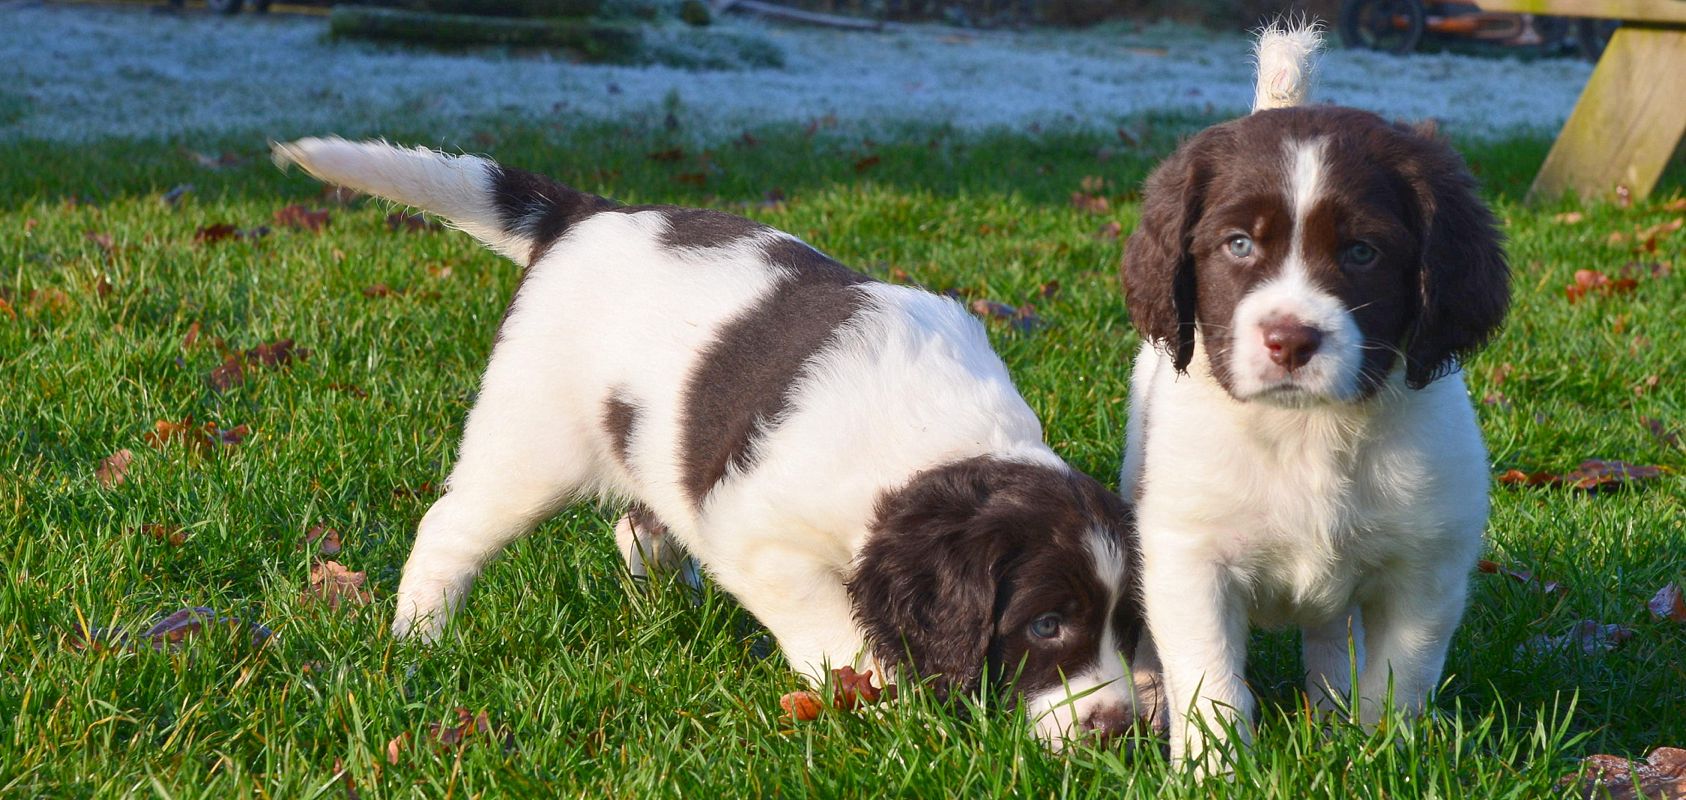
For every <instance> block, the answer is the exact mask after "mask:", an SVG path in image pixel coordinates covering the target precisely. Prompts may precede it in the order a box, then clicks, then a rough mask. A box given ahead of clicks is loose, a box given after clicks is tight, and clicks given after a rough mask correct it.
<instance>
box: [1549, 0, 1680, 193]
mask: <svg viewBox="0 0 1686 800" xmlns="http://www.w3.org/2000/svg"><path fill="white" fill-rule="evenodd" d="M1682 5H1686V3H1682ZM1683 99H1686V30H1666V29H1661V28H1630V27H1622V28H1618V29H1617V30H1616V35H1615V36H1614V37H1612V38H1611V39H1610V46H1609V47H1608V48H1606V49H1605V51H1604V57H1603V58H1601V59H1599V60H1598V66H1597V67H1596V68H1595V69H1593V71H1592V78H1591V79H1590V80H1588V81H1587V84H1586V89H1585V90H1583V91H1582V92H1581V99H1580V101H1579V102H1577V103H1575V110H1574V111H1573V112H1571V113H1570V114H1569V121H1568V122H1566V123H1564V125H1563V131H1562V133H1559V134H1558V135H1557V141H1556V142H1555V143H1553V144H1552V146H1551V154H1550V155H1547V156H1546V160H1545V165H1544V166H1542V167H1540V174H1539V175H1537V176H1535V178H1534V185H1533V187H1532V188H1530V189H1529V190H1528V197H1529V198H1530V199H1536V198H1537V199H1545V200H1551V199H1555V198H1557V197H1559V196H1561V195H1562V194H1563V193H1564V192H1568V191H1573V192H1578V193H1580V194H1581V195H1582V196H1585V197H1596V196H1608V194H1609V193H1610V192H1613V191H1615V190H1616V187H1618V186H1625V187H1627V189H1628V191H1629V192H1631V193H1632V196H1633V197H1634V198H1635V199H1638V198H1641V197H1644V196H1646V195H1648V194H1650V193H1651V189H1652V188H1654V187H1655V186H1656V185H1657V179H1658V178H1659V177H1661V176H1662V172H1663V168H1664V167H1666V166H1667V165H1668V160H1669V158H1670V156H1672V155H1673V154H1674V149H1675V147H1677V146H1678V145H1679V144H1680V139H1681V136H1682V135H1683V134H1686V102H1683Z"/></svg>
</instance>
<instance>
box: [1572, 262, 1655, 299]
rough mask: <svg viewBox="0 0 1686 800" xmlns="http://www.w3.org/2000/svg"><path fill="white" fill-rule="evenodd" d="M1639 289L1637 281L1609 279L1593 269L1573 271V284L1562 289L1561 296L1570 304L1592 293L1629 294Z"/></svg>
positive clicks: (1631, 279)
mask: <svg viewBox="0 0 1686 800" xmlns="http://www.w3.org/2000/svg"><path fill="white" fill-rule="evenodd" d="M1637 288H1639V281H1638V280H1635V279H1633V278H1611V277H1610V276H1608V275H1605V274H1604V273H1602V272H1599V271H1598V270H1595V269H1578V270H1575V282H1574V283H1571V284H1569V285H1568V286H1566V287H1564V289H1563V296H1564V297H1567V298H1568V299H1569V302H1570V303H1571V304H1573V303H1578V302H1580V300H1581V298H1583V297H1586V296H1587V295H1589V294H1592V293H1594V292H1596V293H1598V294H1603V295H1616V294H1624V293H1626V292H1631V291H1633V290H1634V289H1637Z"/></svg>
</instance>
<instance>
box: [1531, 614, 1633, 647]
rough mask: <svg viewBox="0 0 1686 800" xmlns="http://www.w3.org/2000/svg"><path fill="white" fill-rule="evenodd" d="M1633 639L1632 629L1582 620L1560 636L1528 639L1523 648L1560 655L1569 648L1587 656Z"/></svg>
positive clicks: (1619, 645)
mask: <svg viewBox="0 0 1686 800" xmlns="http://www.w3.org/2000/svg"><path fill="white" fill-rule="evenodd" d="M1632 638H1633V629H1632V628H1629V627H1627V626H1626V625H1618V624H1615V623H1600V622H1597V621H1595V620H1590V619H1583V620H1581V621H1579V622H1576V623H1575V624H1574V625H1572V626H1570V627H1569V631H1568V632H1567V633H1564V634H1562V635H1560V636H1546V635H1544V634H1541V635H1539V636H1535V637H1534V638H1532V639H1529V640H1528V641H1527V642H1526V643H1525V644H1524V646H1525V647H1526V648H1528V649H1529V650H1533V651H1534V652H1536V653H1560V652H1564V651H1566V650H1569V649H1571V648H1573V649H1577V650H1580V651H1581V652H1582V653H1586V654H1587V655H1593V654H1595V653H1604V652H1609V651H1611V650H1614V649H1616V648H1618V647H1621V646H1622V644H1623V643H1625V642H1626V641H1627V640H1629V639H1632Z"/></svg>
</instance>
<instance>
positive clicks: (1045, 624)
mask: <svg viewBox="0 0 1686 800" xmlns="http://www.w3.org/2000/svg"><path fill="white" fill-rule="evenodd" d="M1060 622H1061V620H1060V615H1058V614H1055V613H1053V612H1049V613H1047V614H1043V615H1041V616H1039V617H1037V618H1036V619H1033V620H1031V621H1030V635H1031V636H1035V637H1036V638H1038V639H1052V638H1054V637H1055V636H1058V635H1060Z"/></svg>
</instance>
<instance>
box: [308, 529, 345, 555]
mask: <svg viewBox="0 0 1686 800" xmlns="http://www.w3.org/2000/svg"><path fill="white" fill-rule="evenodd" d="M312 545H314V546H315V547H316V552H318V553H320V554H322V555H325V556H337V555H339V554H340V532H339V531H337V530H334V529H333V528H329V527H327V526H324V525H312V526H311V528H310V530H308V531H305V532H304V539H302V540H300V541H299V547H300V548H306V547H310V546H312Z"/></svg>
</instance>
